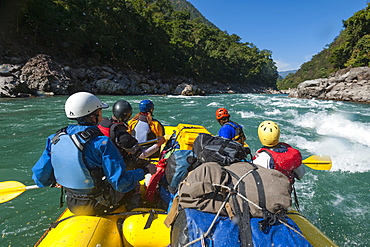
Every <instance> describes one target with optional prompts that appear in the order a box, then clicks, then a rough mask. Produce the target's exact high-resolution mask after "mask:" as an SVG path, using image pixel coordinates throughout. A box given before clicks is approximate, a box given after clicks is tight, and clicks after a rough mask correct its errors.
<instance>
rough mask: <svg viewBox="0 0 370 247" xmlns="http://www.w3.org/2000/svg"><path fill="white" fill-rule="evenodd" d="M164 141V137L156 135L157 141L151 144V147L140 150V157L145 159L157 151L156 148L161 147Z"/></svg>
mask: <svg viewBox="0 0 370 247" xmlns="http://www.w3.org/2000/svg"><path fill="white" fill-rule="evenodd" d="M165 142H166V139H165V138H164V137H163V136H160V137H158V142H157V143H155V144H154V145H152V146H151V147H149V148H147V149H144V150H142V153H141V154H140V156H139V158H140V159H145V158H148V157H150V156H151V155H152V154H154V153H155V152H157V150H158V149H159V148H160V147H161V145H162V144H163V143H165Z"/></svg>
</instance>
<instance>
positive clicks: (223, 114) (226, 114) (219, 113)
mask: <svg viewBox="0 0 370 247" xmlns="http://www.w3.org/2000/svg"><path fill="white" fill-rule="evenodd" d="M224 117H230V114H229V112H228V111H227V110H226V109H225V108H218V109H217V110H216V119H217V120H220V119H222V118H224Z"/></svg>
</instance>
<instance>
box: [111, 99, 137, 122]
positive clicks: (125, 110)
mask: <svg viewBox="0 0 370 247" xmlns="http://www.w3.org/2000/svg"><path fill="white" fill-rule="evenodd" d="M131 114H132V107H131V104H130V103H128V102H127V101H126V100H118V101H117V102H116V103H114V105H113V116H115V117H116V118H117V120H118V121H120V122H123V123H126V122H127V121H128V120H129V118H130V117H131Z"/></svg>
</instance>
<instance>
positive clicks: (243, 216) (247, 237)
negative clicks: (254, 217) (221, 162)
mask: <svg viewBox="0 0 370 247" xmlns="http://www.w3.org/2000/svg"><path fill="white" fill-rule="evenodd" d="M222 169H223V170H224V171H226V172H228V173H229V174H230V175H231V176H233V177H234V178H236V179H237V180H239V179H240V177H239V176H238V175H237V174H235V173H234V172H232V171H230V170H226V169H225V168H223V167H222ZM252 173H253V172H252ZM229 187H230V188H233V187H234V184H233V183H232V182H231V181H230V183H229ZM237 191H238V192H239V193H240V194H242V195H243V196H245V197H247V192H246V190H245V182H244V181H243V180H241V181H240V183H239V185H238V188H237ZM229 193H231V192H229ZM236 196H237V195H236V193H232V194H231V198H232V203H233V205H234V210H235V216H236V217H238V226H239V236H240V241H241V246H242V247H246V246H248V247H253V241H252V228H251V225H250V208H249V203H248V202H247V201H245V200H243V201H242V205H241V206H242V209H241V207H240V205H239V203H238V200H237V198H236Z"/></svg>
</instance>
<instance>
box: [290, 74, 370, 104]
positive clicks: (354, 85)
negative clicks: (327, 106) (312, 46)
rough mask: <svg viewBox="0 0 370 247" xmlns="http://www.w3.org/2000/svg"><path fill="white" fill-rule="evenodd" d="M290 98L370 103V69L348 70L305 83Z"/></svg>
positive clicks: (291, 93)
mask: <svg viewBox="0 0 370 247" xmlns="http://www.w3.org/2000/svg"><path fill="white" fill-rule="evenodd" d="M289 97H294V98H303V99H321V100H338V101H350V102H358V103H370V68H369V67H358V68H346V69H342V70H339V71H337V72H335V73H333V74H331V75H330V76H329V77H328V78H320V79H315V80H309V81H304V82H302V83H300V84H299V85H298V87H297V89H294V90H292V91H291V92H290V94H289Z"/></svg>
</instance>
